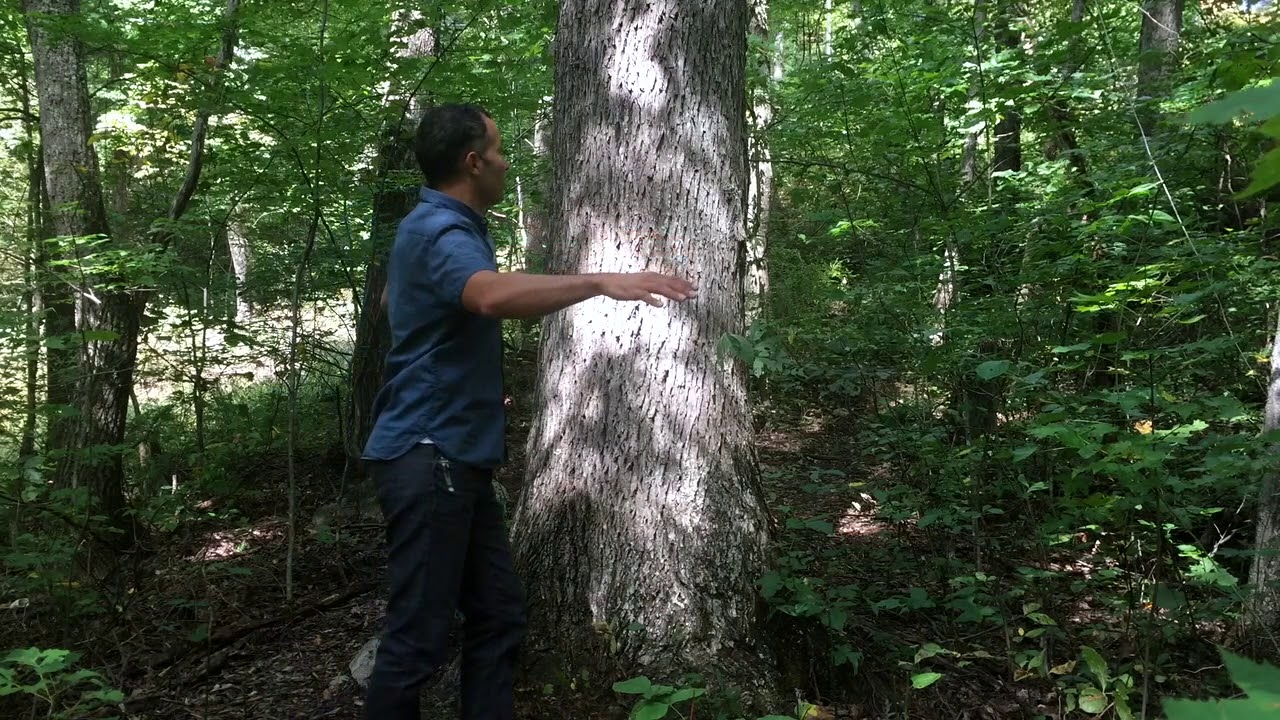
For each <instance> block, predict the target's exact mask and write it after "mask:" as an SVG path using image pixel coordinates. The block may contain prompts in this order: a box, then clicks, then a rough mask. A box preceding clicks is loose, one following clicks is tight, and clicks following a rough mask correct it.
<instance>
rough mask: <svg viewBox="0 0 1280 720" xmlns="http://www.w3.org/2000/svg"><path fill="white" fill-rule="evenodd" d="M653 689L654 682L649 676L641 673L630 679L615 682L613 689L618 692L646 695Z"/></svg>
mask: <svg viewBox="0 0 1280 720" xmlns="http://www.w3.org/2000/svg"><path fill="white" fill-rule="evenodd" d="M652 689H653V683H652V682H650V681H649V678H647V677H644V676H643V675H641V676H640V677H634V678H631V679H630V680H621V681H619V682H616V683H614V684H613V691H614V692H616V693H624V694H626V695H644V694H646V693H648V692H649V691H650V690H652Z"/></svg>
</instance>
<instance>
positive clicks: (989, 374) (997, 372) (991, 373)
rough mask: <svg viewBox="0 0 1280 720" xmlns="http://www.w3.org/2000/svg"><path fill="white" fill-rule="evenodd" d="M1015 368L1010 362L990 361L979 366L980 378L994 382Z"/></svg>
mask: <svg viewBox="0 0 1280 720" xmlns="http://www.w3.org/2000/svg"><path fill="white" fill-rule="evenodd" d="M1011 367H1013V363H1011V362H1009V361H1008V360H988V361H986V362H984V363H982V364H980V365H978V368H977V373H978V377H980V378H982V379H983V380H994V379H996V378H998V377H1000V376H1001V375H1004V374H1005V373H1007V372H1009V368H1011Z"/></svg>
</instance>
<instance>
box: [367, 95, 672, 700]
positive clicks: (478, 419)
mask: <svg viewBox="0 0 1280 720" xmlns="http://www.w3.org/2000/svg"><path fill="white" fill-rule="evenodd" d="M415 153H416V155H417V158H418V165H419V166H420V167H421V169H422V173H423V176H424V177H425V180H426V186H425V187H424V188H423V189H422V192H421V197H422V200H421V202H420V203H419V204H418V206H417V207H415V208H414V209H413V210H412V211H411V212H410V213H409V215H408V216H406V217H405V219H404V220H403V221H402V222H401V223H400V226H399V229H398V230H397V233H396V240H395V244H394V245H393V247H392V249H391V258H390V263H389V265H388V275H387V286H386V288H385V290H384V297H385V304H386V307H387V314H388V319H389V322H390V325H391V350H390V352H389V353H388V354H387V361H386V370H385V372H384V378H385V384H384V385H383V387H382V389H381V390H380V391H379V393H378V396H377V398H376V399H375V401H374V414H375V416H376V417H377V420H376V421H375V424H374V428H373V431H372V432H371V434H370V437H369V442H368V444H367V445H366V447H365V451H364V457H365V459H367V460H370V461H372V462H371V465H372V472H373V476H374V480H375V482H376V484H377V490H378V501H379V503H380V505H381V506H382V512H383V514H384V516H385V517H386V521H387V545H388V561H387V576H388V581H389V584H390V594H389V599H388V603H387V619H386V628H385V630H384V633H383V637H382V642H381V644H380V646H379V648H378V655H377V658H376V660H375V664H374V670H373V675H372V677H371V678H370V680H369V690H368V696H367V704H366V716H367V717H368V718H370V720H375V719H376V720H401V719H406V720H407V719H409V718H412V719H414V720H417V718H418V717H419V707H418V697H419V693H420V690H421V688H422V686H423V685H424V684H425V683H426V681H427V680H428V679H429V678H430V677H431V676H432V675H433V674H434V673H435V672H436V671H437V670H439V669H440V668H441V666H442V665H443V664H444V662H445V661H446V659H447V658H446V656H445V652H446V640H447V635H448V631H449V621H450V618H451V617H452V615H453V612H454V610H455V608H457V609H460V610H461V611H462V614H463V617H464V621H465V622H464V625H463V649H462V717H463V718H464V720H510V719H511V718H512V716H513V710H512V676H513V673H514V667H515V660H516V652H517V649H518V647H519V645H520V643H521V641H522V640H523V638H524V632H525V609H524V591H523V589H522V587H521V584H520V581H519V578H517V576H516V574H515V570H514V568H513V565H512V558H511V549H510V546H509V544H508V542H507V536H506V529H505V527H504V526H503V522H502V513H501V510H500V507H499V505H498V502H497V499H496V498H495V496H494V492H493V485H492V471H493V468H494V467H495V466H497V465H498V464H499V463H501V462H503V461H504V460H505V459H506V444H505V438H504V422H505V419H504V416H503V387H502V334H501V320H502V318H528V317H537V316H540V315H545V314H548V313H553V312H556V311H558V310H561V309H563V308H566V307H568V306H570V305H573V304H575V303H578V302H582V301H583V300H587V299H588V298H592V297H596V296H601V295H603V296H607V297H609V298H613V299H615V300H624V301H643V302H647V303H649V304H652V305H657V306H661V305H662V300H661V298H668V299H670V300H675V301H683V300H687V299H690V298H693V297H696V295H697V289H696V288H695V287H694V286H693V285H692V284H690V283H688V282H686V281H684V280H681V279H679V278H674V277H669V276H666V275H659V274H656V273H634V274H597V275H560V276H556V275H530V274H525V273H500V272H498V268H497V265H496V263H495V258H494V247H493V242H492V240H491V239H490V237H489V234H488V229H487V226H486V224H485V219H484V214H485V212H486V211H488V210H489V208H491V207H493V205H494V204H496V203H497V202H498V201H499V200H500V199H501V198H502V195H503V191H504V185H505V179H506V173H507V169H508V167H509V165H508V164H507V161H506V160H505V159H504V158H503V156H502V140H501V138H500V137H499V134H498V128H497V127H496V126H495V125H494V123H493V120H492V119H490V118H489V116H488V115H487V114H486V113H485V112H484V111H483V110H482V109H480V108H478V107H475V106H472V105H445V106H439V107H435V108H432V109H430V110H428V111H427V113H426V115H425V117H423V119H422V122H421V124H420V125H419V127H418V133H417V138H416V140H415ZM659 296H660V297H659Z"/></svg>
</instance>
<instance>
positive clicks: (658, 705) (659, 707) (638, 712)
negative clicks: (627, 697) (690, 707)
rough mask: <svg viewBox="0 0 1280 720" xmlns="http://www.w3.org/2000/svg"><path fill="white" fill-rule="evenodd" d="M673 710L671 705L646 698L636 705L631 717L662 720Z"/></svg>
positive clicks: (637, 719)
mask: <svg viewBox="0 0 1280 720" xmlns="http://www.w3.org/2000/svg"><path fill="white" fill-rule="evenodd" d="M670 711H671V706H670V705H668V704H667V703H665V702H660V701H657V700H645V701H643V702H641V703H640V704H639V705H636V709H635V712H633V713H632V715H631V717H633V718H635V720H661V718H664V717H666V716H667V713H668V712H670Z"/></svg>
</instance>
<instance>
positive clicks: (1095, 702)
mask: <svg viewBox="0 0 1280 720" xmlns="http://www.w3.org/2000/svg"><path fill="white" fill-rule="evenodd" d="M1080 709H1081V710H1083V711H1085V712H1087V713H1090V714H1093V715H1097V714H1099V713H1101V712H1102V711H1103V710H1106V709H1107V695H1106V693H1104V692H1102V691H1101V690H1099V689H1098V688H1096V687H1087V688H1085V689H1083V690H1081V691H1080Z"/></svg>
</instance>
